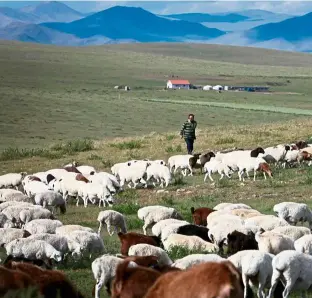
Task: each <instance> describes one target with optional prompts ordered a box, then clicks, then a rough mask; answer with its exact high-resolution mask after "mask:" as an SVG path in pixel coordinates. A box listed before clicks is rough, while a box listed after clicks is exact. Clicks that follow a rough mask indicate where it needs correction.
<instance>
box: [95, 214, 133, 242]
mask: <svg viewBox="0 0 312 298" xmlns="http://www.w3.org/2000/svg"><path fill="white" fill-rule="evenodd" d="M97 221H98V222H99V223H100V225H99V229H98V234H99V235H100V234H101V230H102V226H103V224H106V226H107V232H108V234H109V235H110V236H112V235H113V234H114V229H115V230H116V233H118V232H119V231H121V232H122V233H127V225H126V220H125V218H124V216H123V215H122V214H121V213H119V212H117V211H114V210H105V211H101V212H100V213H99V215H98V218H97Z"/></svg>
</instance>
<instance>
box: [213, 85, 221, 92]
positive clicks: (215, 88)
mask: <svg viewBox="0 0 312 298" xmlns="http://www.w3.org/2000/svg"><path fill="white" fill-rule="evenodd" d="M212 89H213V90H217V91H221V90H223V87H222V86H221V85H215V86H213V87H212Z"/></svg>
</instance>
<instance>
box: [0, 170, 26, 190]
mask: <svg viewBox="0 0 312 298" xmlns="http://www.w3.org/2000/svg"><path fill="white" fill-rule="evenodd" d="M26 175H27V173H25V172H21V173H9V174H5V175H1V176H0V188H9V187H12V188H13V187H15V188H16V189H18V187H19V186H20V185H21V183H22V180H23V179H24V177H25V176H26Z"/></svg>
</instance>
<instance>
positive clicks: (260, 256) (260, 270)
mask: <svg viewBox="0 0 312 298" xmlns="http://www.w3.org/2000/svg"><path fill="white" fill-rule="evenodd" d="M273 257H274V256H273V255H272V254H268V253H265V252H261V251H258V250H242V251H239V252H237V253H236V254H234V255H232V256H230V257H228V260H229V261H230V262H231V263H233V265H234V266H235V267H236V268H237V269H238V270H239V271H240V272H241V274H242V279H243V283H244V288H245V291H244V298H246V297H247V289H248V285H249V284H251V286H252V287H254V288H257V289H258V290H257V295H258V298H265V297H266V295H265V292H264V290H265V289H266V288H269V287H270V279H271V277H272V271H273V270H272V259H273Z"/></svg>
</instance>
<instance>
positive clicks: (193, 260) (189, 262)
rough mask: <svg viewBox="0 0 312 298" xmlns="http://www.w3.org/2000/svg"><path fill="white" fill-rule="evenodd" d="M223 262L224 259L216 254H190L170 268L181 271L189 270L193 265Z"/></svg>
mask: <svg viewBox="0 0 312 298" xmlns="http://www.w3.org/2000/svg"><path fill="white" fill-rule="evenodd" d="M221 261H225V259H224V258H222V257H220V256H219V255H216V254H207V255H205V254H192V255H188V256H186V257H184V258H182V259H178V260H176V261H175V262H174V263H173V264H172V267H176V268H179V269H181V270H185V269H188V268H191V267H193V266H195V265H198V264H202V263H206V262H221Z"/></svg>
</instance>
